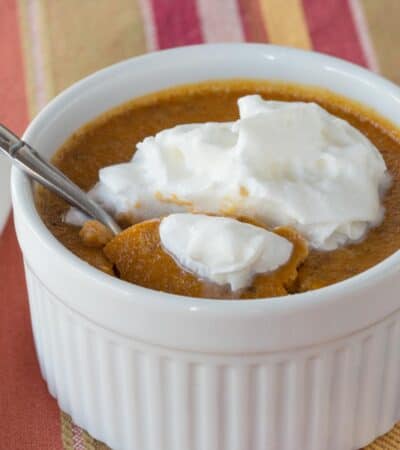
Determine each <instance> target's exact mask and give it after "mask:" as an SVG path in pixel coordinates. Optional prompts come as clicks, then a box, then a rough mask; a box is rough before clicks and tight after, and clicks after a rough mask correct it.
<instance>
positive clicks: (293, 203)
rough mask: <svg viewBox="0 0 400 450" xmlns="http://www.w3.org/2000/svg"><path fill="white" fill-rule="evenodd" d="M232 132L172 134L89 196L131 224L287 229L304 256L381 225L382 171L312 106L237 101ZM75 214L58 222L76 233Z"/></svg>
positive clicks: (226, 125) (376, 156)
mask: <svg viewBox="0 0 400 450" xmlns="http://www.w3.org/2000/svg"><path fill="white" fill-rule="evenodd" d="M238 105H239V112H240V118H239V120H237V121H235V122H222V123H200V124H188V125H179V126H176V127H174V128H171V129H166V130H163V131H161V132H159V133H157V134H156V135H155V136H151V137H147V138H146V139H144V140H143V141H142V142H140V143H138V144H137V151H136V153H135V154H134V156H133V158H132V160H131V161H130V162H128V163H124V164H117V165H113V166H109V167H105V168H103V169H102V170H101V171H100V174H99V178H100V181H99V183H98V184H97V185H96V186H95V187H94V188H93V189H92V191H91V192H90V195H91V196H92V197H93V198H95V199H96V200H97V201H98V202H100V203H101V204H102V205H103V206H104V207H105V208H106V209H108V210H109V211H110V212H111V213H112V214H114V215H118V214H121V213H123V214H130V215H131V216H132V217H133V219H134V221H140V220H144V219H149V218H154V217H161V216H163V215H165V214H170V213H175V212H184V211H189V212H203V213H214V214H220V215H236V216H247V217H250V218H253V219H255V220H257V221H259V222H261V223H262V224H264V225H267V226H272V227H274V226H279V225H290V226H292V227H294V228H296V229H297V230H298V231H299V232H300V233H302V235H303V236H304V237H305V238H306V239H307V240H308V242H309V245H310V246H311V247H314V248H317V249H323V250H330V249H335V248H337V247H338V246H341V245H344V244H346V243H348V242H349V241H356V240H359V239H360V238H362V237H363V235H364V234H365V233H366V231H367V229H368V228H369V227H371V226H375V225H377V224H379V222H380V221H381V219H382V217H383V212H384V211H383V207H382V204H381V195H382V192H383V191H384V189H385V188H386V186H387V185H388V180H389V176H388V174H387V169H386V165H385V162H384V160H383V158H382V156H381V154H380V153H379V151H378V150H377V148H376V147H375V146H374V145H373V144H372V143H371V142H370V141H369V140H368V139H367V138H366V137H365V136H364V135H363V134H361V133H360V132H359V131H358V130H357V129H355V128H354V127H353V126H351V125H350V124H349V123H348V122H346V121H345V120H342V119H340V118H338V117H336V116H334V115H332V114H330V113H328V112H327V111H326V110H324V109H323V108H321V107H320V106H318V105H317V104H315V103H303V102H281V101H266V100H263V99H262V98H261V97H260V96H258V95H249V96H245V97H242V98H240V99H239V101H238ZM84 220H85V218H84V217H83V216H82V215H81V214H79V213H78V212H77V211H76V210H72V211H70V212H69V213H68V215H67V221H69V222H70V223H74V224H77V225H80V224H82V223H83V222H84Z"/></svg>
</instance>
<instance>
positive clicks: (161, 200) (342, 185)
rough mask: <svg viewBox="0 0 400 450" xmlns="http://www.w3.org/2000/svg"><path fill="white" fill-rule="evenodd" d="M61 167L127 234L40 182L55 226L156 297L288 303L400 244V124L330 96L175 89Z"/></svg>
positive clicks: (314, 91) (95, 135)
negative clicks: (115, 230) (94, 218)
mask: <svg viewBox="0 0 400 450" xmlns="http://www.w3.org/2000/svg"><path fill="white" fill-rule="evenodd" d="M186 124H188V125H186ZM178 125H182V126H180V127H179V126H178ZM174 127H176V128H174ZM153 136H155V137H153ZM182 149H183V150H182ZM135 150H136V153H135ZM185 152H186V153H185ZM52 161H53V163H54V164H55V165H56V166H57V167H58V168H60V169H61V170H62V171H63V172H64V173H65V174H66V175H67V176H68V177H69V178H71V179H72V180H73V181H74V182H75V183H77V184H78V185H79V186H80V187H81V188H83V189H84V190H87V191H90V195H91V196H92V197H93V198H95V199H96V200H97V201H99V202H100V203H102V204H103V205H104V206H105V207H106V209H108V210H109V211H110V212H111V213H112V214H113V215H114V216H115V217H116V218H117V220H118V221H119V223H120V224H121V226H122V227H123V228H124V230H123V231H122V232H121V233H120V234H119V235H118V236H116V237H113V236H112V235H111V233H110V232H109V231H108V230H107V229H105V227H103V226H102V225H101V224H98V223H97V222H95V221H92V220H87V218H83V217H82V215H80V214H79V212H77V211H74V210H71V209H70V208H69V206H68V205H67V204H66V203H65V202H64V201H63V200H62V199H60V198H58V197H57V196H56V195H54V194H52V193H50V192H49V191H47V190H46V189H44V188H41V187H38V188H37V191H36V196H35V198H36V204H37V208H38V211H39V213H40V215H41V217H42V219H43V220H44V222H45V224H46V226H47V227H48V228H49V230H50V231H51V232H52V233H53V234H54V236H55V237H56V238H57V239H58V240H59V241H60V242H61V243H62V244H63V245H64V246H65V247H67V248H68V249H69V250H71V251H72V252H73V253H75V254H76V255H77V256H78V257H80V258H81V259H83V260H85V261H87V262H88V263H89V264H91V265H93V266H94V267H97V268H98V269H100V270H102V271H104V272H106V273H108V274H109V275H112V276H116V277H120V278H122V279H124V280H126V281H128V282H131V283H134V284H137V285H141V286H144V287H147V288H152V289H156V290H161V291H165V292H170V293H175V294H180V295H188V296H193V297H204V298H216V299H252V298H266V297H276V296H281V295H286V294H294V293H297V292H304V291H307V290H312V289H317V288H320V287H324V286H328V285H330V284H333V283H336V282H338V281H342V280H344V279H346V278H349V277H351V276H354V275H356V274H358V273H360V272H362V271H364V270H367V269H369V268H370V267H372V266H374V265H375V264H377V263H379V262H380V261H382V260H383V259H385V258H386V257H388V256H390V255H391V254H392V253H394V252H395V251H397V250H398V249H399V247H400V233H399V231H400V213H399V212H398V207H397V205H398V204H399V200H400V183H399V181H400V180H399V178H400V138H399V134H398V131H397V129H396V128H395V127H394V126H393V125H392V124H390V123H389V122H387V121H386V120H385V119H383V118H381V117H380V116H378V115H377V114H376V113H374V112H373V111H371V110H369V109H367V108H365V107H364V106H362V105H359V104H357V103H355V102H353V101H350V100H348V99H345V98H342V97H340V96H338V95H335V94H332V93H330V92H328V91H326V90H322V89H319V88H310V87H303V86H298V85H287V84H281V83H274V82H267V81H251V80H230V81H216V82H207V83H200V84H197V85H188V86H183V87H179V88H173V89H169V90H166V91H162V92H160V93H157V94H152V95H149V96H146V97H142V98H139V99H135V100H133V101H131V102H128V103H126V104H124V105H122V106H120V107H118V108H115V109H114V110H111V111H109V112H107V113H105V114H103V115H102V116H100V117H99V118H97V119H96V120H94V121H93V122H91V123H89V124H87V125H85V126H84V127H82V128H81V129H79V130H78V131H77V132H76V133H74V134H73V135H72V136H71V137H70V138H69V139H68V141H67V142H66V143H65V144H64V145H63V146H62V147H61V148H60V149H59V150H58V151H57V152H56V154H55V155H54V157H53V160H52ZM238 161H239V162H238ZM242 163H243V164H242ZM153 169H154V170H153ZM164 169H165V170H164ZM99 172H100V181H99ZM389 176H390V183H389ZM185 177H186V178H185ZM175 178H176V179H175ZM182 180H184V181H185V180H186V181H185V182H183V181H182ZM171 186H172V187H171ZM187 230H190V233H189V231H187ZM207 233H208V234H207Z"/></svg>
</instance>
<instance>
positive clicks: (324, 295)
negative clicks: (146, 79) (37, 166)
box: [11, 43, 400, 314]
mask: <svg viewBox="0 0 400 450" xmlns="http://www.w3.org/2000/svg"><path fill="white" fill-rule="evenodd" d="M226 47H230V48H232V47H237V48H238V49H239V48H253V49H259V50H264V51H265V50H268V51H269V53H275V55H278V56H279V53H280V52H289V53H290V52H292V53H296V54H297V55H302V57H304V58H316V57H317V58H319V59H320V60H321V63H331V70H340V69H347V71H355V75H358V76H361V77H363V78H364V79H365V80H366V81H368V82H369V83H371V84H377V83H378V84H379V85H381V87H382V88H384V89H387V90H388V93H390V95H391V96H392V97H393V98H395V99H396V101H397V102H398V103H399V107H400V88H399V87H398V86H396V85H395V84H394V83H392V82H390V81H389V80H386V79H385V78H383V77H381V76H379V75H377V74H374V73H372V72H370V71H369V70H367V69H365V68H363V67H360V66H358V65H356V64H353V63H351V62H348V61H345V60H342V59H340V58H336V57H333V56H329V55H325V54H322V53H319V52H310V51H304V50H300V49H294V48H288V47H283V46H276V45H271V44H260V43H219V44H199V45H192V46H183V47H179V48H172V49H167V50H161V51H157V52H152V53H149V54H144V55H141V56H136V57H133V58H129V59H127V60H124V61H121V62H118V63H116V64H113V65H111V66H108V67H106V68H103V69H101V70H99V71H97V72H94V73H93V74H91V75H89V76H87V77H85V78H83V79H81V80H79V81H77V82H76V83H74V84H73V85H72V86H70V87H69V88H67V89H65V90H63V91H62V92H61V93H60V94H58V95H57V96H56V97H55V98H54V99H52V100H51V101H50V102H49V103H48V104H47V105H46V106H45V107H44V108H43V109H42V111H40V112H39V114H38V115H37V116H36V117H35V118H34V119H33V120H32V121H31V123H30V124H29V126H28V128H27V129H26V131H25V133H24V135H23V138H24V139H25V140H27V141H28V142H29V140H30V138H31V137H32V136H34V135H35V134H37V129H38V128H39V126H40V123H42V122H44V121H45V120H46V117H48V116H50V115H51V114H52V111H53V110H55V109H56V108H58V106H59V104H62V103H63V102H64V101H65V100H66V99H67V98H68V97H70V96H73V95H74V93H75V92H78V91H79V90H80V89H82V87H84V86H85V85H89V84H90V85H92V86H94V84H95V83H96V84H97V83H101V82H102V80H103V78H104V77H106V78H108V77H109V76H111V75H112V74H113V73H115V72H117V71H119V70H120V69H121V68H123V67H124V66H127V65H129V64H131V63H132V61H133V60H135V61H138V60H141V61H144V60H146V59H147V60H151V59H154V58H158V57H159V56H160V55H174V54H179V53H182V54H184V53H186V52H192V51H198V49H199V48H203V49H204V48H206V49H207V50H208V51H211V50H217V49H218V50H223V49H224V48H226ZM229 78H234V77H227V79H229ZM11 184H12V197H13V203H18V204H19V205H24V206H23V207H21V208H20V209H19V212H20V213H22V214H23V217H24V219H26V220H25V222H26V223H28V224H29V226H30V227H31V230H32V232H33V233H34V235H35V237H36V238H37V239H39V240H40V242H41V243H42V244H43V245H45V246H47V247H48V248H51V250H53V251H54V252H56V253H57V254H58V255H59V256H60V257H61V258H62V259H63V261H64V262H65V263H66V264H68V265H72V266H74V267H75V268H76V270H79V271H81V272H82V273H84V274H85V275H86V276H88V277H90V278H91V279H92V280H93V281H94V282H96V284H97V285H98V284H101V285H104V286H106V287H108V288H112V289H114V290H119V291H120V292H124V293H129V294H131V293H132V294H134V293H135V292H136V293H138V292H140V294H141V295H132V296H131V299H132V302H142V301H147V297H149V296H151V297H154V298H152V301H153V302H154V301H155V300H157V303H161V304H164V305H168V304H169V305H174V306H176V307H178V308H179V309H182V308H183V309H188V310H191V311H197V310H203V311H204V310H207V311H213V310H218V309H220V308H221V307H223V309H224V312H227V309H230V311H231V313H232V314H235V313H236V312H238V313H240V314H242V313H244V312H249V313H254V312H259V311H260V309H262V310H263V311H264V310H277V309H278V310H279V309H284V310H288V309H291V310H293V311H294V310H307V309H308V308H315V307H316V306H317V305H318V304H320V303H322V302H324V303H325V304H326V302H329V301H335V300H336V299H337V298H338V297H340V293H341V292H343V291H345V292H346V293H350V292H356V291H358V290H361V289H364V288H366V287H368V285H369V284H370V283H375V282H376V281H378V280H379V279H382V278H384V277H386V276H388V275H389V274H391V273H392V272H393V271H395V270H396V271H398V270H397V269H398V268H397V267H395V266H396V264H400V251H397V252H395V253H394V254H392V255H390V256H389V257H387V258H385V259H384V260H383V261H381V262H380V263H378V264H377V265H375V266H373V267H372V268H370V269H368V270H366V271H364V272H362V273H360V274H358V275H355V276H353V277H351V278H348V279H346V280H344V281H341V282H338V283H335V284H333V285H330V286H326V287H323V288H319V289H316V290H313V291H307V292H304V293H297V294H291V295H286V296H281V297H274V298H262V299H252V300H247V301H246V300H229V301H227V300H216V299H205V298H195V297H189V296H181V295H175V294H169V293H166V292H160V291H156V290H153V289H149V288H144V287H142V286H138V285H134V284H132V283H128V282H126V281H123V280H120V279H118V278H114V277H112V276H110V275H107V274H105V273H103V272H101V271H100V270H98V269H96V268H94V267H92V266H91V265H89V264H88V263H86V262H85V261H83V260H81V259H80V258H79V257H78V256H76V255H75V254H73V253H72V252H70V251H69V250H68V249H66V248H65V247H64V246H63V245H62V244H61V243H60V242H59V241H58V240H57V239H56V238H55V237H54V236H53V235H52V234H51V232H50V231H49V230H48V229H47V227H46V226H45V224H44V223H43V221H42V219H41V218H40V216H39V214H38V212H37V210H36V208H35V207H34V204H33V191H32V188H31V187H29V186H31V183H30V181H29V179H28V177H27V176H26V175H25V174H23V173H22V172H21V171H20V170H19V169H18V168H15V167H13V169H12V176H11ZM172 300H173V301H172Z"/></svg>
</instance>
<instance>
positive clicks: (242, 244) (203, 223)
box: [160, 213, 293, 291]
mask: <svg viewBox="0 0 400 450" xmlns="http://www.w3.org/2000/svg"><path fill="white" fill-rule="evenodd" d="M160 239H161V243H162V245H163V247H164V249H165V250H166V251H167V252H168V253H169V254H170V255H171V256H173V257H174V259H175V260H176V261H177V262H178V264H180V265H181V266H182V267H183V268H184V269H186V270H188V271H190V272H193V273H194V274H195V275H197V276H198V277H199V278H202V279H205V280H208V281H211V282H213V283H217V284H219V285H224V284H229V285H230V287H231V289H232V291H236V290H238V289H242V288H244V287H247V286H249V285H250V284H251V282H252V279H253V277H254V275H256V274H257V273H265V272H272V271H274V270H276V269H277V268H278V267H280V266H281V265H283V264H285V263H286V262H287V261H288V260H289V258H290V256H291V254H292V250H293V244H292V243H291V242H290V241H288V240H287V239H285V238H283V237H281V236H279V235H277V234H275V233H271V232H270V231H267V230H265V229H264V228H260V227H256V226H254V225H250V224H248V223H243V222H239V221H238V220H235V219H232V218H227V217H215V216H207V215H203V214H190V213H181V214H171V215H169V216H167V217H165V218H163V219H162V220H161V223H160Z"/></svg>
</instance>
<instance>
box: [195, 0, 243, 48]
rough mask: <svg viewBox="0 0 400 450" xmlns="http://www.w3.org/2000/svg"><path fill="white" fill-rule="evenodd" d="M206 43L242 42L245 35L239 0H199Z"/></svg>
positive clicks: (198, 4) (199, 10)
mask: <svg viewBox="0 0 400 450" xmlns="http://www.w3.org/2000/svg"><path fill="white" fill-rule="evenodd" d="M197 9H198V12H199V16H200V22H201V27H202V31H203V36H204V40H205V41H206V42H242V41H244V34H243V28H242V21H241V18H240V13H239V7H238V4H237V0H224V1H223V2H216V1H215V0H197Z"/></svg>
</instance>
